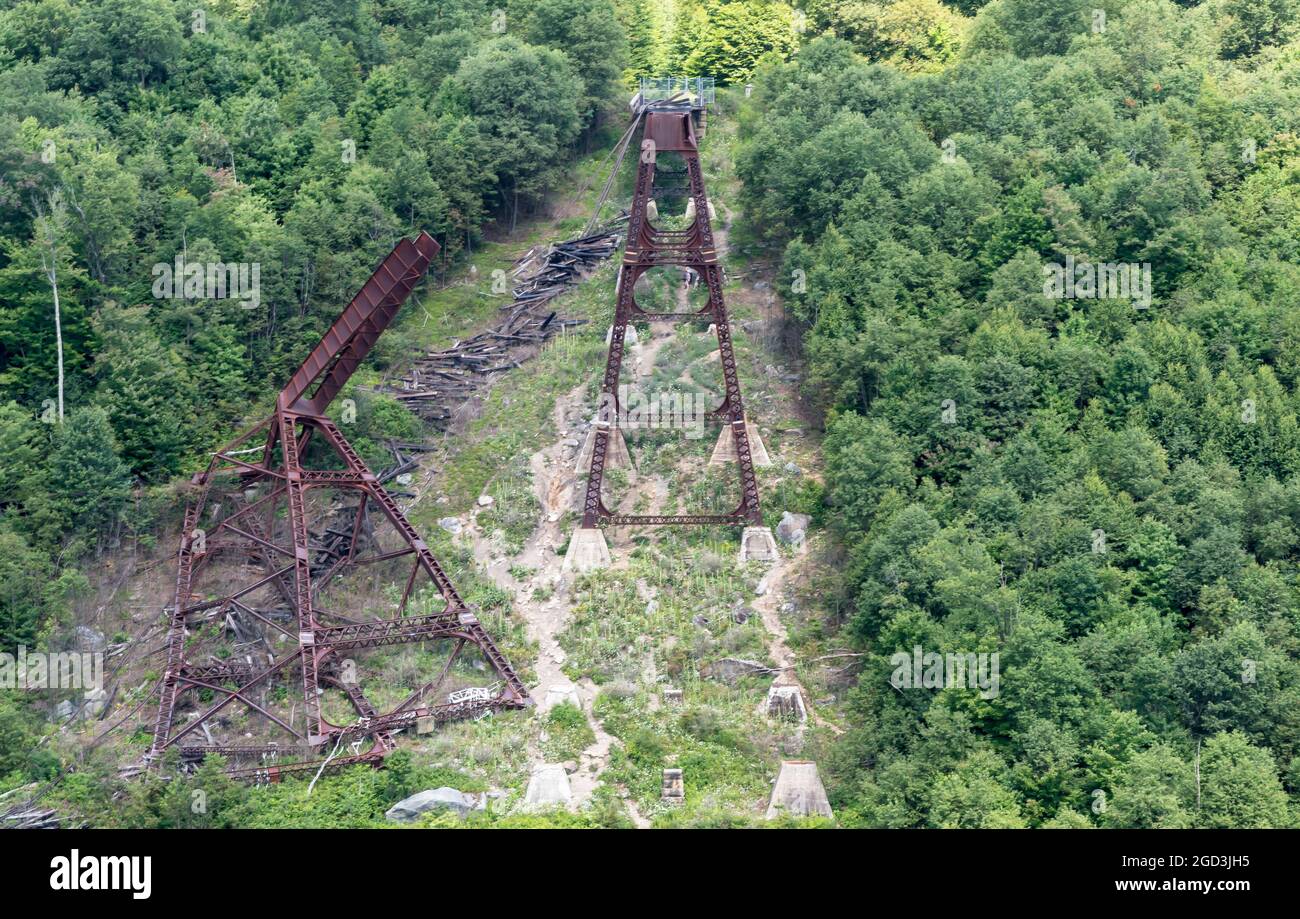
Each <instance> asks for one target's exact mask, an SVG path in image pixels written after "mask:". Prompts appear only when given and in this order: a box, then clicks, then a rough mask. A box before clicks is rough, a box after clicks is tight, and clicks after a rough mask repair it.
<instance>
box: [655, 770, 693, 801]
mask: <svg viewBox="0 0 1300 919" xmlns="http://www.w3.org/2000/svg"><path fill="white" fill-rule="evenodd" d="M659 799H660V800H661V801H663V802H664V803H665V804H681V803H682V802H683V801H685V800H686V783H685V781H683V779H682V770H680V769H665V770H664V783H663V789H662V790H661V791H660V793H659Z"/></svg>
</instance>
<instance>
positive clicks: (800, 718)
mask: <svg viewBox="0 0 1300 919" xmlns="http://www.w3.org/2000/svg"><path fill="white" fill-rule="evenodd" d="M767 714H768V717H770V718H787V719H789V720H791V721H797V722H799V723H800V724H803V723H804V722H805V721H807V720H808V709H807V708H806V707H805V706H804V704H803V693H802V692H800V691H799V687H798V686H777V685H776V684H773V685H772V687H771V688H770V689H768V691H767Z"/></svg>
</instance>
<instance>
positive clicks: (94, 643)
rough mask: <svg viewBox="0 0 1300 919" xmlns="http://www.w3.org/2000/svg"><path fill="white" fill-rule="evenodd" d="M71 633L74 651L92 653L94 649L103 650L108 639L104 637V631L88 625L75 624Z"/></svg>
mask: <svg viewBox="0 0 1300 919" xmlns="http://www.w3.org/2000/svg"><path fill="white" fill-rule="evenodd" d="M73 634H74V636H75V642H76V647H75V648H74V650H76V651H80V652H83V653H85V652H91V653H94V652H96V651H103V650H104V649H105V648H107V647H108V639H106V638H105V637H104V633H103V632H100V631H98V630H97V629H92V628H91V627H90V626H88V625H79V626H77V628H76V630H75V631H74V632H73Z"/></svg>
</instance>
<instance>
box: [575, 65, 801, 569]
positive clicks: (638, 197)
mask: <svg viewBox="0 0 1300 919" xmlns="http://www.w3.org/2000/svg"><path fill="white" fill-rule="evenodd" d="M710 89H711V87H710ZM699 99H700V95H699V94H698V93H695V92H691V93H687V94H686V95H685V97H684V98H683V97H682V94H681V93H679V92H674V93H673V94H672V95H671V96H670V97H669V98H664V99H659V100H655V99H651V98H647V88H646V86H645V85H644V83H643V86H642V93H639V94H638V95H637V97H635V98H634V99H633V105H634V107H635V108H637V110H638V116H637V117H638V119H641V120H643V122H644V127H643V129H642V140H641V148H640V155H639V157H638V162H637V175H636V189H635V192H634V195H633V198H632V207H631V213H630V215H629V219H628V232H627V244H626V248H625V249H624V252H623V261H622V264H621V266H620V268H619V275H618V286H617V288H616V293H615V298H616V300H615V307H614V324H613V328H612V329H611V332H610V336H609V354H608V357H607V358H606V361H605V375H604V378H603V381H602V384H601V397H600V407H599V409H598V413H597V416H596V419H595V422H594V425H593V431H592V432H591V434H590V435H589V437H590V449H589V451H588V450H584V451H583V454H582V464H583V465H584V467H585V464H586V462H587V457H588V456H590V469H589V470H586V469H585V468H584V469H582V470H580V471H588V472H589V475H588V478H587V486H586V495H585V499H584V502H583V512H582V523H581V525H580V526H579V528H578V529H577V531H576V532H575V533H574V535H573V538H572V539H570V541H569V548H568V553H567V555H566V557H565V566H566V567H568V568H572V569H575V570H578V571H587V570H591V569H593V568H598V567H602V566H605V565H608V564H609V563H610V555H609V548H608V545H607V543H606V541H605V536H604V533H603V529H604V528H605V527H609V526H655V525H666V524H667V525H671V524H676V525H695V526H709V525H717V524H722V525H733V526H741V527H744V530H743V533H742V535H741V559H742V561H743V560H749V559H754V560H761V561H772V560H775V558H776V543H775V540H774V539H773V537H772V532H771V530H770V529H769V528H767V527H764V526H763V517H762V513H761V512H760V509H759V495H758V481H757V479H756V478H755V475H754V467H755V465H761V464H765V463H766V451H764V450H763V448H762V445H761V443H759V442H758V441H757V435H758V431H757V428H756V426H754V425H753V424H751V423H748V422H747V419H746V417H745V407H744V403H743V400H742V399H741V395H740V380H739V377H738V376H737V372H736V355H735V351H734V349H733V347H732V341H731V323H730V320H729V319H728V316H727V307H726V304H725V303H724V301H723V297H722V265H721V264H720V262H719V260H718V252H717V249H716V247H715V244H714V236H713V227H712V214H713V206H712V205H711V204H710V203H709V199H708V195H707V194H706V193H705V190H704V176H703V173H702V170H701V167H700V155H699V145H698V143H697V127H696V126H697V116H698V114H699V112H698V110H699V109H701V108H703V106H702V105H700V104H699ZM634 128H635V125H634ZM661 154H674V155H676V156H678V157H680V159H681V161H682V162H683V163H684V166H685V172H684V176H683V177H684V178H685V180H686V184H685V185H684V186H683V188H682V191H683V192H684V193H685V195H686V197H687V210H686V219H687V220H688V221H689V225H688V226H686V228H685V229H681V230H665V229H660V228H659V227H657V226H656V225H655V224H654V223H653V222H652V221H654V220H657V219H658V216H657V211H656V209H655V207H654V192H655V188H656V181H655V169H656V163H657V161H658V159H659V157H660V155H661ZM664 266H680V267H681V268H682V269H684V270H686V271H688V272H691V273H693V275H694V276H696V277H698V278H699V280H700V283H701V284H703V285H704V287H705V289H706V290H707V293H708V302H707V303H706V304H705V305H704V306H703V308H701V309H699V310H693V311H690V312H650V311H647V310H645V309H643V307H642V305H641V304H639V303H638V302H637V299H636V296H635V293H634V288H635V287H636V282H637V279H638V278H640V277H641V276H642V275H644V274H645V273H646V272H648V271H651V270H652V269H656V268H661V267H664ZM634 320H642V321H647V322H651V321H679V322H682V321H685V322H697V323H700V324H702V325H703V324H708V325H709V327H710V329H711V330H713V331H715V332H716V334H717V340H718V357H719V362H720V364H721V369H722V377H723V381H722V382H723V387H722V391H723V397H722V402H721V404H720V405H718V406H717V407H716V408H714V409H713V410H712V411H710V412H708V414H707V418H708V419H710V420H712V421H714V422H720V423H721V424H722V431H721V434H720V437H719V441H718V445H717V447H716V448H715V450H714V454H713V456H714V459H713V462H714V463H715V464H718V463H722V464H730V463H734V465H735V469H736V474H737V479H738V480H739V485H740V488H739V491H740V497H739V502H738V504H737V505H736V507H735V509H734V510H732V511H730V512H728V513H721V514H703V513H701V514H622V513H615V512H613V511H611V510H610V509H609V508H608V507H607V506H606V504H605V502H604V499H603V497H602V493H601V488H602V484H603V482H604V478H605V473H606V470H607V469H608V468H610V467H611V466H613V465H616V464H618V463H620V462H628V460H627V448H626V445H625V443H624V440H623V434H622V431H621V429H620V428H619V426H618V419H619V418H620V417H621V413H620V411H619V375H620V371H621V369H622V365H623V358H624V350H625V346H626V345H628V344H629V343H630V341H629V332H631V333H632V334H633V335H634V334H635V331H636V330H635V327H634V326H632V325H631V323H632V322H633V321H634Z"/></svg>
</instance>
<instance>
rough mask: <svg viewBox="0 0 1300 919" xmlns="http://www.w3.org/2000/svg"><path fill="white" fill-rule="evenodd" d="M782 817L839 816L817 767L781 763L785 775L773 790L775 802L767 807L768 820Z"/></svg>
mask: <svg viewBox="0 0 1300 919" xmlns="http://www.w3.org/2000/svg"><path fill="white" fill-rule="evenodd" d="M781 816H789V817H834V816H835V815H834V813H832V811H831V802H830V800H829V799H828V798H827V797H826V788H825V787H824V786H823V785H822V779H821V776H820V775H818V773H817V764H816V763H814V762H812V761H810V760H803V759H792V760H785V761H784V762H782V763H781V772H780V773H779V774H778V775H777V777H776V784H775V785H774V786H772V800H771V801H770V802H769V803H768V805H767V819H768V820H771V819H772V818H773V817H781Z"/></svg>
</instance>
